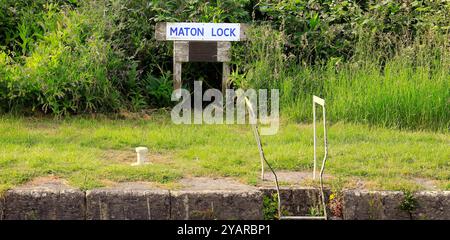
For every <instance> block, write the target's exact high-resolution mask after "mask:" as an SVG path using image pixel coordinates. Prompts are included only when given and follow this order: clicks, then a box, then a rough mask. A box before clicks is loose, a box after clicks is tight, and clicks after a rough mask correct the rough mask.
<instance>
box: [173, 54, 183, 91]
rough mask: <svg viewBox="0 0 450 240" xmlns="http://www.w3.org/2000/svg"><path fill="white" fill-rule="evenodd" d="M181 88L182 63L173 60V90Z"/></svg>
mask: <svg viewBox="0 0 450 240" xmlns="http://www.w3.org/2000/svg"><path fill="white" fill-rule="evenodd" d="M180 88H181V62H177V61H176V60H175V58H174V59H173V90H177V89H180Z"/></svg>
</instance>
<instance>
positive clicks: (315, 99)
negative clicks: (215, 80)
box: [245, 96, 328, 220]
mask: <svg viewBox="0 0 450 240" xmlns="http://www.w3.org/2000/svg"><path fill="white" fill-rule="evenodd" d="M245 103H246V105H247V107H248V109H249V113H250V114H251V115H252V117H254V118H256V116H255V112H254V110H253V106H252V104H251V103H250V101H249V100H248V98H247V97H245ZM316 104H319V105H321V106H322V109H323V128H324V148H325V154H324V158H323V160H322V166H321V168H320V174H319V183H320V198H321V205H322V208H323V215H322V216H283V215H282V211H281V197H280V186H279V184H278V177H277V174H276V173H275V171H274V170H273V168H272V167H271V166H270V164H269V162H268V161H267V159H266V157H265V155H264V150H263V148H262V144H261V137H260V135H259V131H258V124H257V123H254V124H251V125H252V129H253V134H254V136H255V139H256V143H257V145H258V150H259V155H260V158H261V180H263V181H264V163H266V164H267V166H268V167H269V169H270V171H271V172H272V173H273V176H274V179H275V185H276V190H277V198H278V219H280V220H327V219H328V216H327V208H326V203H325V194H324V191H323V173H324V171H325V164H326V161H327V157H328V140H327V127H326V116H325V100H324V99H322V98H319V97H317V96H313V130H314V169H313V180H315V179H316V168H317V160H316V156H317V154H316V152H317V151H316V149H317V144H316V142H317V134H316Z"/></svg>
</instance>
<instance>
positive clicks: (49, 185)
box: [17, 175, 74, 190]
mask: <svg viewBox="0 0 450 240" xmlns="http://www.w3.org/2000/svg"><path fill="white" fill-rule="evenodd" d="M17 189H56V190H63V189H74V188H73V187H71V186H69V184H68V182H67V180H65V179H62V178H59V177H57V176H53V175H50V176H45V177H37V178H35V179H33V180H31V181H30V182H27V183H25V184H24V185H22V186H19V187H17Z"/></svg>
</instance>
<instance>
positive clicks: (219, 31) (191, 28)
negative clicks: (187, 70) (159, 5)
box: [166, 23, 241, 41]
mask: <svg viewBox="0 0 450 240" xmlns="http://www.w3.org/2000/svg"><path fill="white" fill-rule="evenodd" d="M240 33H241V25H240V24H239V23H167V24H166V40H186V41H239V40H240Z"/></svg>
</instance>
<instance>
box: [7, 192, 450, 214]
mask: <svg viewBox="0 0 450 240" xmlns="http://www.w3.org/2000/svg"><path fill="white" fill-rule="evenodd" d="M275 192H276V191H275V189H273V188H261V189H246V190H242V189H240V190H204V191H200V190H180V191H169V190H158V189H148V188H136V186H132V187H130V188H113V189H94V190H91V191H87V192H86V193H85V192H82V191H80V190H77V189H70V188H62V187H54V186H46V187H26V188H18V189H13V190H9V191H7V192H6V193H5V194H4V195H3V196H2V197H0V219H2V220H3V219H7V220H8V219H17V220H21V219H30V220H31V219H61V220H63V219H89V220H90V219H144V220H149V219H263V217H264V216H263V208H264V206H263V199H264V197H270V196H271V195H272V194H273V193H275ZM328 194H329V192H328V191H327V192H326V197H328ZM281 197H282V208H283V210H284V211H286V212H285V213H284V215H308V214H309V213H310V209H311V208H312V207H316V206H317V204H318V203H319V201H320V199H319V191H318V190H317V189H313V188H282V189H281ZM413 199H414V202H415V204H414V208H412V209H410V210H404V209H403V210H402V209H401V208H400V206H401V204H402V203H403V202H404V200H405V195H404V194H403V193H402V192H396V191H358V190H347V191H344V192H343V199H342V200H340V202H341V203H342V206H343V216H342V217H343V219H383V220H387V219H441V220H450V191H432V192H430V191H428V192H417V193H414V194H413ZM327 202H328V201H327ZM329 213H330V212H329ZM330 215H331V214H330Z"/></svg>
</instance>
